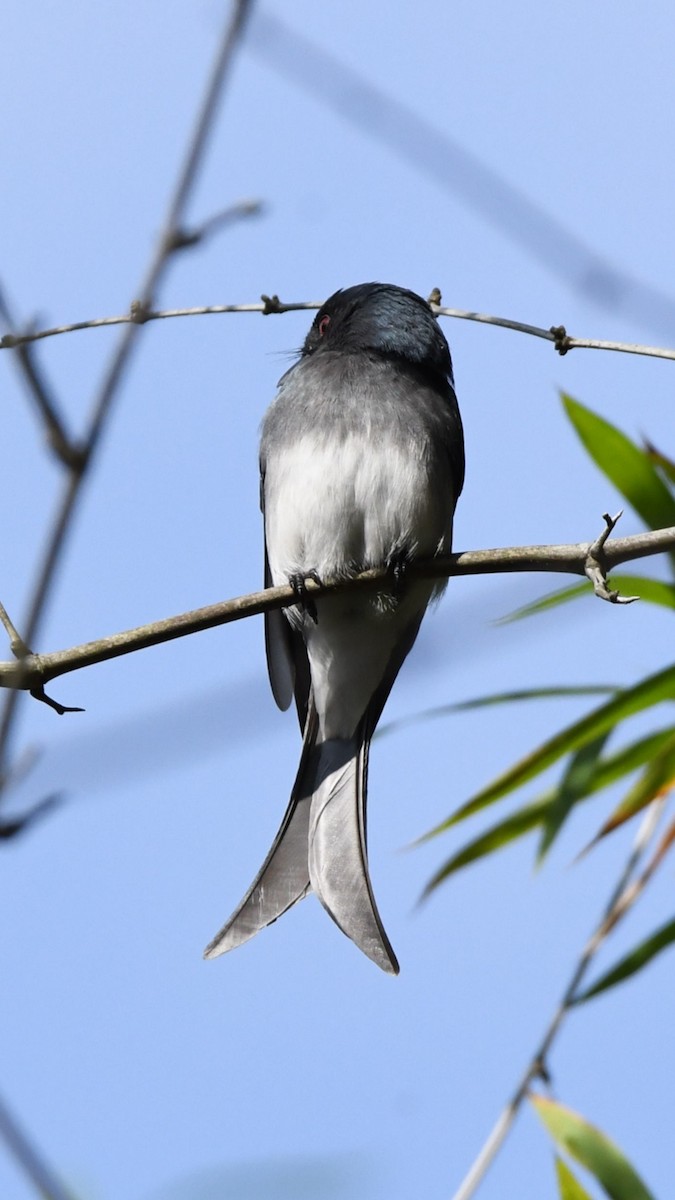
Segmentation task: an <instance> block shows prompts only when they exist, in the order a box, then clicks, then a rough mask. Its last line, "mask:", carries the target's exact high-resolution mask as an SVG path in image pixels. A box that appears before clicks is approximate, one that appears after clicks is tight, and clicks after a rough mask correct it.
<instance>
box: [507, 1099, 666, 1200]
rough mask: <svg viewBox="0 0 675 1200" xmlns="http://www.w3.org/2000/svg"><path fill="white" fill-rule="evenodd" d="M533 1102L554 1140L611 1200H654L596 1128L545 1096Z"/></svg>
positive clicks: (635, 1174)
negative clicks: (595, 1181)
mask: <svg viewBox="0 0 675 1200" xmlns="http://www.w3.org/2000/svg"><path fill="white" fill-rule="evenodd" d="M530 1100H531V1102H532V1105H533V1106H534V1109H535V1111H536V1113H537V1115H538V1116H539V1117H540V1119H541V1121H542V1122H543V1124H544V1125H545V1127H546V1129H547V1130H548V1132H549V1133H550V1135H551V1137H552V1138H553V1140H554V1141H555V1142H557V1144H558V1145H559V1146H560V1147H562V1149H563V1150H566V1151H567V1153H568V1154H570V1155H571V1156H572V1158H575V1159H576V1160H577V1162H580V1163H581V1165H582V1166H583V1167H585V1168H586V1170H587V1171H590V1173H591V1175H593V1177H594V1178H595V1179H597V1181H598V1183H599V1184H600V1186H601V1187H602V1188H603V1189H604V1191H605V1192H606V1194H607V1195H608V1196H609V1197H610V1198H611V1200H654V1196H653V1195H652V1193H651V1192H650V1191H649V1190H648V1189H647V1187H646V1186H645V1184H644V1183H643V1181H642V1180H641V1179H640V1176H639V1175H638V1174H637V1172H636V1171H635V1170H634V1168H633V1167H632V1166H631V1164H630V1163H629V1162H628V1159H627V1158H625V1156H624V1155H623V1154H622V1153H621V1151H620V1150H619V1147H618V1146H617V1145H615V1143H614V1142H612V1141H610V1139H609V1138H608V1137H607V1136H606V1135H605V1134H604V1133H602V1132H601V1131H600V1130H599V1129H597V1128H596V1126H595V1125H591V1124H589V1122H588V1121H586V1120H585V1119H584V1118H583V1117H582V1116H580V1115H579V1113H576V1112H573V1111H572V1109H570V1108H565V1106H564V1105H562V1104H557V1103H556V1102H555V1101H553V1100H548V1099H546V1098H545V1097H544V1096H530Z"/></svg>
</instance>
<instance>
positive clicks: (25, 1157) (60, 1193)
mask: <svg viewBox="0 0 675 1200" xmlns="http://www.w3.org/2000/svg"><path fill="white" fill-rule="evenodd" d="M0 1137H2V1140H3V1141H4V1143H5V1145H6V1146H7V1148H8V1149H9V1150H10V1152H11V1153H12V1154H13V1155H14V1158H15V1159H16V1160H17V1162H18V1163H19V1164H20V1166H21V1168H22V1170H23V1171H24V1172H25V1174H26V1175H27V1176H28V1178H29V1179H30V1180H31V1182H32V1183H34V1184H35V1187H36V1189H37V1191H38V1192H39V1193H40V1195H41V1196H42V1197H43V1200H74V1195H73V1193H72V1192H71V1191H69V1190H67V1189H66V1188H65V1187H64V1185H63V1184H62V1183H61V1180H60V1179H58V1178H57V1176H56V1175H55V1174H54V1171H53V1170H52V1168H51V1167H50V1166H48V1165H47V1163H46V1162H45V1160H44V1158H43V1156H42V1154H40V1153H39V1152H38V1151H37V1150H36V1148H35V1146H33V1145H32V1144H31V1143H30V1142H29V1140H28V1137H27V1136H26V1134H25V1132H24V1131H23V1130H22V1129H21V1128H20V1126H19V1125H18V1123H17V1121H16V1119H15V1117H13V1116H12V1114H11V1113H10V1111H9V1109H8V1108H7V1106H6V1104H5V1103H4V1102H3V1101H2V1100H0Z"/></svg>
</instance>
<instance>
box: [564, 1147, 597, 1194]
mask: <svg viewBox="0 0 675 1200" xmlns="http://www.w3.org/2000/svg"><path fill="white" fill-rule="evenodd" d="M555 1170H556V1175H557V1178H558V1192H559V1195H560V1200H592V1197H591V1194H590V1192H587V1191H586V1188H584V1187H582V1186H581V1184H580V1183H579V1180H578V1179H577V1177H576V1175H573V1174H572V1172H571V1170H570V1168H569V1167H568V1165H567V1163H566V1162H563V1160H562V1158H558V1156H557V1155H556V1160H555Z"/></svg>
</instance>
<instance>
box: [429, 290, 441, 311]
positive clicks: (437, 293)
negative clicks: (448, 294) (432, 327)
mask: <svg viewBox="0 0 675 1200" xmlns="http://www.w3.org/2000/svg"><path fill="white" fill-rule="evenodd" d="M442 303H443V297H442V295H441V289H440V288H437V287H435V288H432V289H431V291H430V292H429V295H428V296H427V304H435V305H436V306H437V307H438V308H440V306H441V304H442Z"/></svg>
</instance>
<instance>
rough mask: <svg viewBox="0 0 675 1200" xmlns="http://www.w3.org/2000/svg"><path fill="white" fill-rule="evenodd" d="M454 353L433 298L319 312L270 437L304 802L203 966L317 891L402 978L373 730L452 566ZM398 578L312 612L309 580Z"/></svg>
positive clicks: (280, 669) (354, 298) (364, 298)
mask: <svg viewBox="0 0 675 1200" xmlns="http://www.w3.org/2000/svg"><path fill="white" fill-rule="evenodd" d="M453 382H454V381H453V375H452V363H451V359H450V351H449V349H448V344H447V342H446V340H445V337H444V336H443V334H442V332H441V330H440V328H439V325H438V322H437V320H436V318H435V317H434V315H433V313H432V310H431V308H430V307H429V305H428V304H427V302H426V301H425V300H423V299H422V298H421V297H420V296H417V295H416V294H415V293H414V292H410V291H407V290H406V289H405V288H400V287H394V286H392V285H388V284H382V283H364V284H359V285H358V286H356V287H350V288H346V289H345V290H344V291H338V292H336V293H335V294H334V295H333V296H331V297H330V299H329V300H327V301H326V303H325V304H324V306H323V308H322V309H321V310H320V311H319V312H318V314H317V316H316V318H315V320H314V322H313V324H312V327H311V329H310V331H309V334H308V336H307V338H306V341H305V344H304V346H303V348H302V351H301V355H300V359H299V361H298V362H297V363H296V364H295V365H294V366H293V367H291V369H290V371H288V372H287V373H286V374H285V375H284V376H283V378H282V379H281V381H280V383H279V392H278V395H277V398H276V400H275V401H274V402H273V404H272V405H271V407H270V408H269V410H268V412H267V415H266V416H265V419H264V422H263V427H262V441H261V447H260V473H261V507H262V510H263V514H264V521H265V582H266V585H268V586H270V585H272V584H274V585H280V584H287V583H288V582H289V581H290V582H291V583H293V585H294V587H295V590H296V595H297V597H298V603H297V604H296V605H294V606H293V607H292V608H289V609H286V610H284V611H283V612H282V611H281V610H277V611H275V612H271V613H268V614H267V617H266V622H265V634H266V639H265V640H266V648H267V664H268V669H269V676H270V682H271V684H272V691H273V693H274V697H275V699H276V702H277V704H278V705H279V707H280V708H282V709H286V708H288V706H289V705H290V703H291V700H292V699H293V697H295V702H296V706H297V710H298V716H299V719H300V726H301V729H302V730H303V733H304V740H303V747H302V757H301V759H300V766H299V769H298V774H297V777H296V780H295V784H294V785H293V791H292V793H291V799H290V803H289V805H288V808H287V810H286V814H285V816H284V819H283V822H282V824H281V828H280V830H279V832H278V834H277V836H276V839H275V841H274V844H273V846H272V849H271V850H270V853H269V855H268V857H267V859H266V860H265V863H264V864H263V867H262V869H261V871H260V873H259V875H258V876H257V878H256V879H255V881H254V883H253V884H252V886H251V888H250V890H249V891H248V892H247V894H246V896H245V897H244V899H243V900H242V902H241V904H240V905H239V907H238V908H237V910H236V912H235V913H234V914H233V916H231V917H230V919H229V921H228V922H227V924H226V925H224V926H223V928H222V929H221V931H220V933H218V934H217V935H216V937H215V938H214V939H213V941H212V942H211V943H210V945H209V946H208V947H207V949H206V951H205V954H206V957H207V958H213V957H215V956H216V955H218V954H222V953H223V952H224V951H226V950H231V949H233V948H234V947H235V946H239V945H241V943H242V942H245V941H247V940H248V938H250V937H253V935H254V934H255V933H258V931H259V930H260V929H263V928H264V927H265V926H266V925H270V924H271V923H272V922H273V921H276V919H277V917H280V916H281V914H282V913H284V912H286V910H287V909H288V908H290V907H291V905H292V904H295V902H296V900H300V899H301V898H302V897H303V896H306V895H307V893H308V892H309V891H310V890H312V891H314V892H316V895H317V896H318V898H319V900H320V901H321V903H322V904H323V906H324V908H325V909H326V911H327V912H328V913H329V915H330V916H331V917H332V918H333V920H334V921H335V923H336V924H337V925H338V926H339V928H340V929H341V930H342V931H343V932H344V933H346V934H347V937H349V938H351V939H352V941H354V942H355V943H356V945H357V946H359V947H360V949H361V950H362V951H363V952H364V954H367V955H368V957H369V958H371V959H372V960H373V962H375V963H377V965H378V966H379V967H382V969H383V970H385V971H389V972H391V973H392V974H398V970H399V967H398V963H397V961H396V957H395V955H394V952H393V950H392V948H391V945H390V944H389V939H388V938H387V935H386V933H385V931H384V928H383V925H382V921H381V920H380V916H379V913H378V911H377V906H376V904H375V897H374V896H373V889H372V886H371V882H370V876H369V874H368V856H367V850H366V790H367V775H368V749H369V746H370V740H371V738H372V736H373V733H374V732H375V726H376V725H377V722H378V720H379V718H380V716H381V713H382V709H383V708H384V705H385V702H386V700H387V697H388V695H389V692H390V690H391V687H392V685H393V683H394V680H395V678H396V676H397V674H398V672H399V670H400V667H401V664H402V663H403V660H404V659H405V657H406V655H407V654H408V651H409V650H410V649H411V647H412V645H413V642H414V641H415V638H416V636H417V632H418V630H419V627H420V623H421V621H422V617H423V616H424V613H425V610H426V608H427V605H428V604H429V601H430V599H431V598H432V597H433V596H437V595H440V593H441V592H442V591H443V589H444V587H445V580H441V581H431V580H425V579H421V578H415V577H414V575H413V574H412V573H411V574H410V576H409V577H407V578H406V573H405V568H406V566H407V564H408V563H410V562H411V561H412V560H413V559H415V558H416V557H427V556H432V555H437V554H444V553H447V552H448V551H449V549H450V543H451V537H452V520H453V514H454V510H455V504H456V502H457V498H458V496H459V494H460V492H461V490H462V484H463V482H464V442H463V435H462V423H461V419H460V415H459V410H458V407H457V400H456V398H455V392H454V387H453ZM384 564H387V565H388V566H389V567H390V568H391V570H392V583H391V585H390V586H385V587H383V588H382V590H381V591H379V592H372V591H369V590H358V591H357V590H354V591H351V592H350V591H349V590H346V591H343V592H341V593H340V594H338V595H333V596H322V597H319V598H317V600H316V603H315V605H314V603H312V602H311V601H309V600H308V599H307V597H306V593H304V592H303V584H304V582H305V581H306V580H307V579H308V578H310V577H311V578H314V579H317V580H319V581H321V580H326V581H327V580H330V579H336V578H348V577H349V576H350V575H352V574H354V573H356V572H358V571H360V570H364V569H366V568H368V567H375V566H382V565H384Z"/></svg>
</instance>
